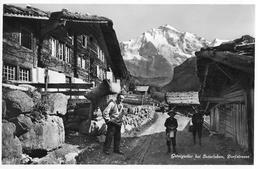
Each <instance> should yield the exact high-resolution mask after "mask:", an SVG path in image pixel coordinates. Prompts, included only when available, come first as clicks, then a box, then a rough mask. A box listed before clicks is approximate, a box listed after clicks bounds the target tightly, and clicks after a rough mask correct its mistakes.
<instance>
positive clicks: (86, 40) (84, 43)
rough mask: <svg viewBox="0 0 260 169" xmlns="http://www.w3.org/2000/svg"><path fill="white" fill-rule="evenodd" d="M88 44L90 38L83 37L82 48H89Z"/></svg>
mask: <svg viewBox="0 0 260 169" xmlns="http://www.w3.org/2000/svg"><path fill="white" fill-rule="evenodd" d="M87 43H88V37H87V36H85V35H82V46H83V47H87Z"/></svg>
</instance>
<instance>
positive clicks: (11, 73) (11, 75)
mask: <svg viewBox="0 0 260 169" xmlns="http://www.w3.org/2000/svg"><path fill="white" fill-rule="evenodd" d="M18 67H19V66H13V65H9V64H4V66H3V77H5V78H6V79H7V80H20V81H30V69H26V68H22V67H19V69H18V70H19V72H17V68H18ZM17 73H18V74H17Z"/></svg>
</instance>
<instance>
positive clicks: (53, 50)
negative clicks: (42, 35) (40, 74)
mask: <svg viewBox="0 0 260 169" xmlns="http://www.w3.org/2000/svg"><path fill="white" fill-rule="evenodd" d="M57 43H58V42H57V40H56V39H54V38H51V56H52V57H56V54H57Z"/></svg>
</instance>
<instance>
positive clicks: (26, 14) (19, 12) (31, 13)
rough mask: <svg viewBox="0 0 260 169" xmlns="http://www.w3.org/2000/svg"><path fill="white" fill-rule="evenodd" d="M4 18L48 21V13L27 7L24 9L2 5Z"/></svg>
mask: <svg viewBox="0 0 260 169" xmlns="http://www.w3.org/2000/svg"><path fill="white" fill-rule="evenodd" d="M4 16H10V17H21V18H31V19H46V20H47V19H49V13H48V12H45V11H42V10H40V9H38V8H34V7H30V6H27V7H26V8H21V7H17V6H14V5H7V4H4Z"/></svg>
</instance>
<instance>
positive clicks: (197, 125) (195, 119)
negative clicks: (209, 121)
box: [192, 110, 204, 145]
mask: <svg viewBox="0 0 260 169" xmlns="http://www.w3.org/2000/svg"><path fill="white" fill-rule="evenodd" d="M203 121H204V119H203V114H202V113H201V112H198V111H197V110H195V114H193V116H192V123H193V131H192V134H193V143H194V144H196V134H197V133H198V136H199V144H200V145H201V136H202V125H203Z"/></svg>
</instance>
